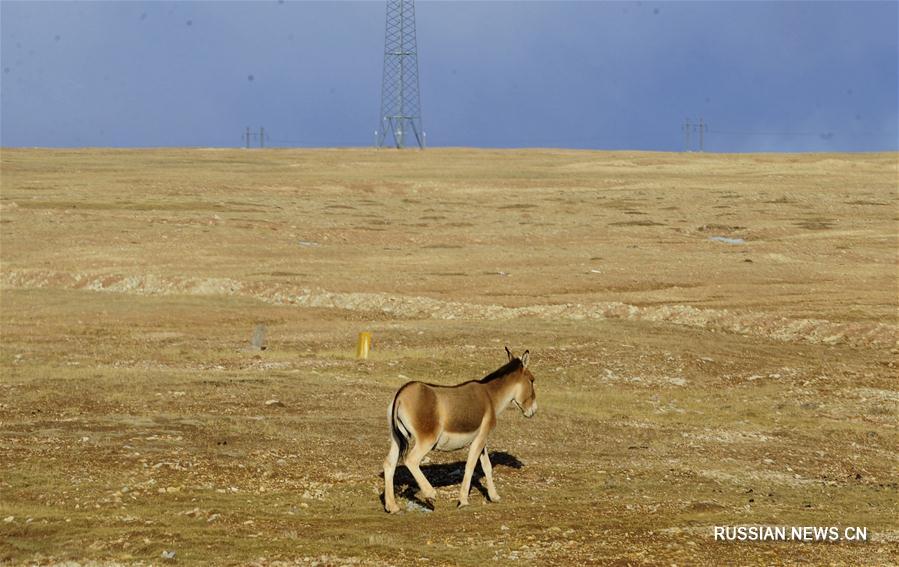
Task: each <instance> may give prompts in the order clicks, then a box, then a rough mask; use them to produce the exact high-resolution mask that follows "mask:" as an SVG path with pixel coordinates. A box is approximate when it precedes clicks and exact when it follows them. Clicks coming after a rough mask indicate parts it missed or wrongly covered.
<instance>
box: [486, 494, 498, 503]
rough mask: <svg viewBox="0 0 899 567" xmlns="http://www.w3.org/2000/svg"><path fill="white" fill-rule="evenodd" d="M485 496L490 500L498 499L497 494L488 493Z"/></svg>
mask: <svg viewBox="0 0 899 567" xmlns="http://www.w3.org/2000/svg"><path fill="white" fill-rule="evenodd" d="M487 498H489V499H490V501H491V502H499V501H500V497H499V494H488V495H487Z"/></svg>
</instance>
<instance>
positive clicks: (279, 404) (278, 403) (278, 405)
mask: <svg viewBox="0 0 899 567" xmlns="http://www.w3.org/2000/svg"><path fill="white" fill-rule="evenodd" d="M265 405H266V406H267V407H270V408H283V407H284V404H283V403H282V402H281V401H280V400H268V401H266V402H265Z"/></svg>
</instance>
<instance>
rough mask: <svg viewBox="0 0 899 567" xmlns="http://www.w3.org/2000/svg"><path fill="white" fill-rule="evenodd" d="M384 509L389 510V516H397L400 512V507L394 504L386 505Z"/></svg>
mask: <svg viewBox="0 0 899 567" xmlns="http://www.w3.org/2000/svg"><path fill="white" fill-rule="evenodd" d="M384 509H385V510H387V513H388V514H397V513H399V511H400V507H399V506H398V505H397V504H396V502H394V503H393V504H385V505H384Z"/></svg>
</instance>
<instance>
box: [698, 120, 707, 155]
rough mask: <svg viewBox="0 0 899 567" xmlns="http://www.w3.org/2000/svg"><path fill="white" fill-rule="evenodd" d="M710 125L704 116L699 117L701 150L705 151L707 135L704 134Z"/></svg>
mask: <svg viewBox="0 0 899 567" xmlns="http://www.w3.org/2000/svg"><path fill="white" fill-rule="evenodd" d="M708 128H709V125H708V124H705V123H703V121H702V118H700V119H699V151H700V152H703V151H705V147H704V142H705V137H704V134H705V133H706V132H707V131H708Z"/></svg>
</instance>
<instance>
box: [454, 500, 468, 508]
mask: <svg viewBox="0 0 899 567" xmlns="http://www.w3.org/2000/svg"><path fill="white" fill-rule="evenodd" d="M465 506H468V500H459V505H458V506H456V508H464V507H465Z"/></svg>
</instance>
